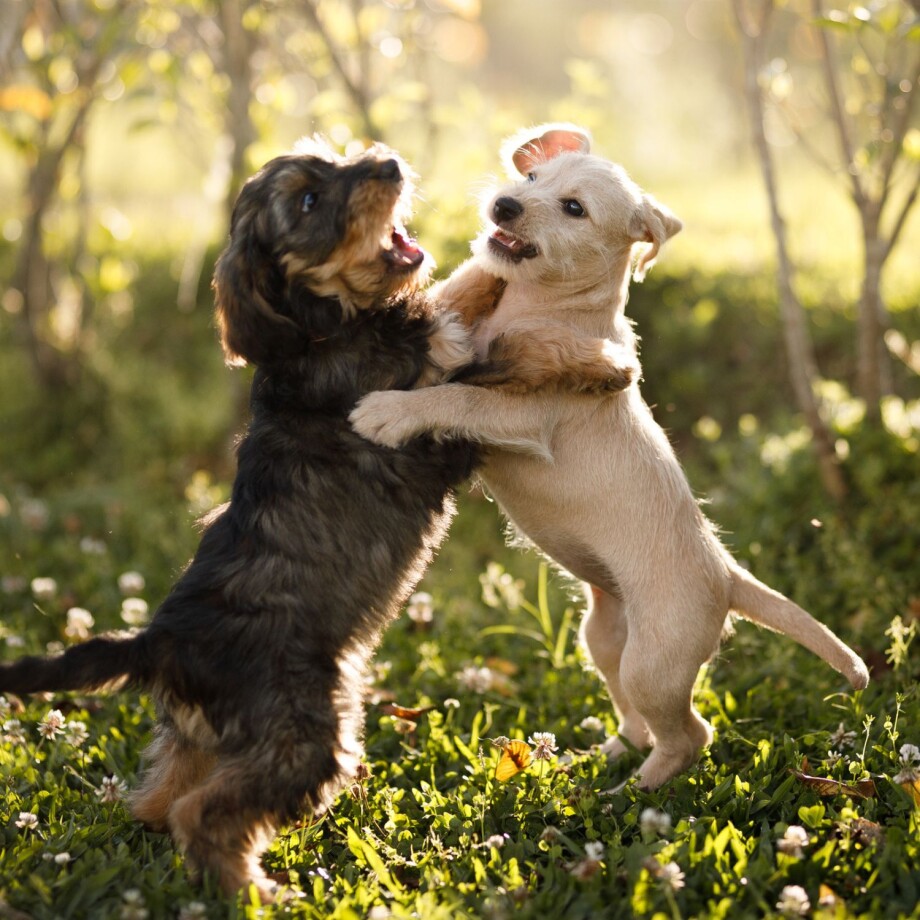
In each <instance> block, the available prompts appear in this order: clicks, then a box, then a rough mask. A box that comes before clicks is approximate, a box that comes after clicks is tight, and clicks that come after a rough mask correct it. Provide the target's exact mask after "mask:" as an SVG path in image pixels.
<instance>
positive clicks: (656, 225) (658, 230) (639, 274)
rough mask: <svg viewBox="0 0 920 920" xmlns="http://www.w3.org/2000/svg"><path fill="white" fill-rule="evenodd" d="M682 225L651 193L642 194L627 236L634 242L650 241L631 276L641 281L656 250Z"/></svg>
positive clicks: (655, 254)
mask: <svg viewBox="0 0 920 920" xmlns="http://www.w3.org/2000/svg"><path fill="white" fill-rule="evenodd" d="M681 227H683V224H682V223H681V221H680V220H679V219H678V218H677V217H675V216H674V215H673V214H672V213H671V212H670V211H669V210H668V209H667V208H666V207H665V206H664V205H663V204H659V202H657V201H656V200H655V199H654V198H652V196H651V195H643V196H642V204H640V205H639V207H638V208H637V209H636V211H635V213H634V214H633V215H632V217H631V218H630V221H629V236H630V239H632V240H633V242H635V243H651V244H652V245H651V246H649V248H648V249H646V250H645V252H643V253H642V255H641V256H640V257H639V261H638V262H637V263H636V268H635V271H634V272H633V278H634V279H635V280H636V281H642V280H644V279H645V276H646V275H647V274H648V270H649V269H650V268H651V267H652V265H653V264H654V263H655V259H656V258H657V257H658V250H659V249H661V247H662V246H663V245H664V244H665V243H666V242H667V241H668V240H669V239H671V237H672V236H674V234H675V233H678V232H679V231H680V229H681Z"/></svg>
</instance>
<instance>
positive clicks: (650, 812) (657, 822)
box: [639, 808, 671, 837]
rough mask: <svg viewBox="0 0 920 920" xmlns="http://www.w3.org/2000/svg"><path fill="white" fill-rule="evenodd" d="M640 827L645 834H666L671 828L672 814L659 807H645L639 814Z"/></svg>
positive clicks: (660, 835)
mask: <svg viewBox="0 0 920 920" xmlns="http://www.w3.org/2000/svg"><path fill="white" fill-rule="evenodd" d="M639 827H640V828H641V829H642V833H643V834H657V835H658V836H659V837H662V836H664V835H665V834H667V833H668V831H670V830H671V816H670V815H669V814H667V813H666V812H663V811H658V809H657V808H646V809H643V811H642V814H641V815H640V816H639Z"/></svg>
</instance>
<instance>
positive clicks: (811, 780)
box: [791, 761, 876, 799]
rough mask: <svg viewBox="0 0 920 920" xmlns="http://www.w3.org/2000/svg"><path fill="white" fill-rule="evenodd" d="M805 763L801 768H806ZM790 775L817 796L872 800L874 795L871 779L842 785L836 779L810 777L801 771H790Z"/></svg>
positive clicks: (873, 784)
mask: <svg viewBox="0 0 920 920" xmlns="http://www.w3.org/2000/svg"><path fill="white" fill-rule="evenodd" d="M807 763H808V762H807V761H803V766H807ZM791 772H792V775H793V776H795V778H796V779H797V780H798V781H799V782H800V783H803V784H804V785H806V786H808V788H809V789H814V790H815V792H817V793H818V795H822V796H830V795H855V796H856V797H857V798H860V799H873V798H875V795H876V790H875V781H874V780H871V779H861V780H859V781H857V782H855V783H842V782H841V781H840V780H838V779H830V778H829V777H826V776H811V775H810V774H808V773H803V772H802V771H801V770H792V771H791Z"/></svg>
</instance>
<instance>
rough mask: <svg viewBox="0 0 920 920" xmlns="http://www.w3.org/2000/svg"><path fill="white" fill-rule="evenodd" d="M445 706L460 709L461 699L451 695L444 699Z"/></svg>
mask: <svg viewBox="0 0 920 920" xmlns="http://www.w3.org/2000/svg"><path fill="white" fill-rule="evenodd" d="M444 708H445V709H459V708H460V700H455V699H454V698H453V697H452V696H449V697H448V698H447V699H446V700H444Z"/></svg>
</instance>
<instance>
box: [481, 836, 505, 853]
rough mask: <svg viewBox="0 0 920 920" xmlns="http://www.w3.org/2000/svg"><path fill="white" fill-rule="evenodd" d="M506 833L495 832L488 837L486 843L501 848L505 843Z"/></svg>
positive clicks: (497, 848) (488, 845)
mask: <svg viewBox="0 0 920 920" xmlns="http://www.w3.org/2000/svg"><path fill="white" fill-rule="evenodd" d="M505 839H506V838H505V835H504V834H493V835H492V836H491V837H488V838H487V839H486V842H485V845H486V846H487V847H490V848H491V847H495V849H496V850H500V849H501V848H502V847H503V846H504V845H505Z"/></svg>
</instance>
